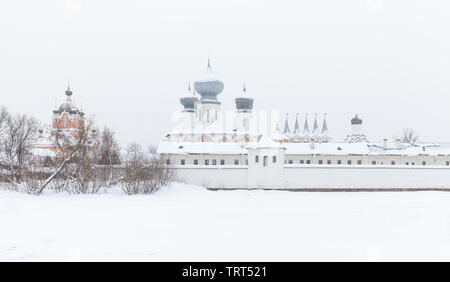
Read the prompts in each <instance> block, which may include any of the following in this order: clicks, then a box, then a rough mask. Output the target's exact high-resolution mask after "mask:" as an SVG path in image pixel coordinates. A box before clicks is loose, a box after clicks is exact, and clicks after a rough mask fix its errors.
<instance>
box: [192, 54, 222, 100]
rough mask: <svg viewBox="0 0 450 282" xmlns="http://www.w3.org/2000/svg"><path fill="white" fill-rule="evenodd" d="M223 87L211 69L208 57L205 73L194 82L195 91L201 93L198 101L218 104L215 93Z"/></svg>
mask: <svg viewBox="0 0 450 282" xmlns="http://www.w3.org/2000/svg"><path fill="white" fill-rule="evenodd" d="M223 88H224V84H223V82H222V81H221V80H220V79H219V78H218V77H217V76H216V75H215V74H214V72H213V71H212V69H211V64H210V60H209V59H208V66H207V67H206V71H205V73H204V74H203V76H201V77H200V78H199V79H197V80H196V81H195V82H194V89H195V91H196V92H197V93H199V94H200V95H201V98H200V101H207V102H210V103H216V104H220V102H219V101H218V100H217V95H219V94H220V93H221V92H222V91H223Z"/></svg>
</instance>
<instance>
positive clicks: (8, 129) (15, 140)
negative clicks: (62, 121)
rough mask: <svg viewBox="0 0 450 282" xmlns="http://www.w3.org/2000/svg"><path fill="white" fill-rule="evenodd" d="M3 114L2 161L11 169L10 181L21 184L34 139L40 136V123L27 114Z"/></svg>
mask: <svg viewBox="0 0 450 282" xmlns="http://www.w3.org/2000/svg"><path fill="white" fill-rule="evenodd" d="M2 112H3V109H2ZM2 115H3V118H4V120H3V121H2V123H3V125H2V127H3V129H2V131H3V133H2V135H1V140H0V142H1V147H2V148H3V161H2V163H3V166H5V167H6V169H7V170H8V171H9V174H10V177H9V178H8V180H9V181H10V183H12V184H13V185H19V184H20V183H21V181H22V177H23V172H24V169H25V166H26V160H27V159H28V158H27V157H28V156H29V155H31V149H32V148H33V145H34V141H35V140H36V139H37V137H38V128H39V123H38V121H37V120H35V119H34V118H31V117H28V116H27V115H22V114H16V115H11V114H4V113H3V114H2Z"/></svg>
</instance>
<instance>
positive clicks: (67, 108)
mask: <svg viewBox="0 0 450 282" xmlns="http://www.w3.org/2000/svg"><path fill="white" fill-rule="evenodd" d="M58 112H59V113H62V112H66V113H70V114H76V113H78V112H79V111H78V108H77V107H76V106H75V105H74V104H72V102H69V101H67V102H64V103H62V104H61V106H59V109H58Z"/></svg>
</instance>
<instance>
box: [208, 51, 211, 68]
mask: <svg viewBox="0 0 450 282" xmlns="http://www.w3.org/2000/svg"><path fill="white" fill-rule="evenodd" d="M207 68H208V69H211V58H210V57H209V54H208V66H207Z"/></svg>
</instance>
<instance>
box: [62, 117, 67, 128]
mask: <svg viewBox="0 0 450 282" xmlns="http://www.w3.org/2000/svg"><path fill="white" fill-rule="evenodd" d="M63 127H64V128H66V127H67V116H64V117H63Z"/></svg>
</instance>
